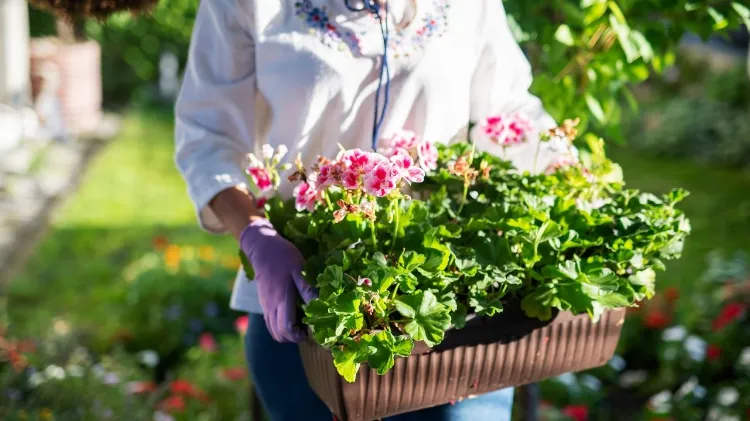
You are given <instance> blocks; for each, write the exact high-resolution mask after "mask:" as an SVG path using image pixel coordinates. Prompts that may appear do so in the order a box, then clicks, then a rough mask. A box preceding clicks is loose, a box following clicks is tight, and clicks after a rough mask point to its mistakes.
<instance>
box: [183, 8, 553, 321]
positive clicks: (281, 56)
mask: <svg viewBox="0 0 750 421" xmlns="http://www.w3.org/2000/svg"><path fill="white" fill-rule="evenodd" d="M351 3H352V5H353V6H359V5H361V0H356V1H352V2H351ZM388 5H389V16H388V18H389V27H390V32H389V37H388V38H389V44H388V57H389V59H388V63H389V68H390V75H391V79H390V80H391V88H390V102H389V104H390V105H389V107H388V110H387V114H386V116H385V120H384V123H383V126H382V128H381V134H382V135H388V134H389V133H393V132H395V131H398V130H400V129H406V130H411V131H414V132H415V133H417V134H418V135H420V136H422V137H423V138H425V139H427V140H432V141H435V142H449V141H451V140H453V139H455V138H456V137H457V136H464V135H465V129H466V127H467V124H468V123H469V121H478V120H479V119H481V118H483V117H485V116H488V115H490V114H493V113H498V112H524V113H526V115H527V116H529V117H530V118H531V120H532V121H533V122H534V123H535V124H536V126H537V128H538V129H540V130H541V129H546V128H550V127H552V126H553V125H554V121H553V120H552V119H551V118H550V117H549V116H548V115H547V114H546V113H545V111H544V109H543V108H542V105H541V102H540V101H539V100H538V99H537V98H536V97H534V96H532V95H530V94H529V93H528V88H529V85H530V83H531V69H530V66H529V64H528V62H527V60H526V58H525V57H524V55H523V53H522V51H521V49H520V48H519V46H518V45H517V44H516V42H515V40H514V39H513V36H512V35H511V32H510V30H509V27H508V23H507V19H506V16H505V11H504V10H503V6H502V0H471V1H465V0H464V1H459V0H453V1H451V0H389V2H388ZM383 51H384V45H383V35H382V33H381V27H380V24H379V22H378V21H377V19H376V18H375V17H374V16H373V15H371V14H370V13H368V12H352V11H350V10H349V9H347V7H346V6H345V3H344V0H262V1H260V0H257V1H254V0H204V1H201V2H200V8H199V11H198V16H197V18H196V22H195V27H194V30H193V38H192V43H191V48H190V54H189V60H188V66H187V69H186V72H185V77H184V81H183V85H182V89H181V92H180V95H179V98H178V101H177V105H176V134H175V137H176V153H175V160H176V163H177V166H178V168H179V170H180V171H181V173H182V175H183V176H184V178H185V180H186V182H187V186H188V192H189V195H190V198H191V199H192V201H193V202H194V203H195V206H196V209H197V213H198V216H199V220H200V222H201V226H202V227H204V228H205V229H207V230H208V231H211V232H216V233H219V232H222V231H224V227H223V226H222V224H221V222H220V221H219V220H218V218H217V217H216V215H215V214H214V213H213V212H212V211H211V209H210V208H209V207H208V206H207V205H208V203H209V201H210V200H211V199H212V198H213V197H214V196H215V195H216V194H217V193H219V192H220V191H221V190H223V189H226V188H228V187H231V186H235V185H242V184H245V183H246V176H245V174H244V166H245V160H246V155H247V154H248V153H249V152H254V153H256V155H258V154H259V153H260V147H261V146H262V145H263V144H265V143H268V144H270V145H272V146H274V147H276V146H278V145H281V144H285V145H286V146H287V147H288V148H289V152H290V153H289V154H288V155H287V156H288V158H289V159H293V157H296V156H297V155H298V153H301V154H302V157H303V161H305V164H306V165H311V164H312V163H313V162H314V160H315V158H316V157H317V156H318V155H324V156H335V155H336V153H337V152H338V144H339V143H340V144H341V145H343V146H344V147H346V148H361V149H363V150H368V149H370V148H371V146H370V145H371V138H372V124H373V119H374V116H373V112H374V107H375V93H376V91H377V88H378V75H379V71H380V60H381V59H382V54H383ZM381 95H382V94H381ZM535 145H536V140H534V141H532V142H529V143H527V144H525V145H523V146H520V147H517V148H514V149H513V152H512V156H511V158H512V159H513V160H514V162H515V164H516V166H518V167H520V168H525V169H531V168H530V165H531V164H530V162H531V161H532V159H531V156H532V155H533V154H534V153H533V151H534V150H535V149H536V146H535ZM542 155H543V156H542V158H541V160H545V159H547V158H546V157H544V153H543V154H542ZM541 168H544V167H541ZM291 190H292V186H290V185H283V186H282V187H281V193H282V194H284V195H286V196H291ZM256 295H257V292H256V291H255V287H254V285H253V284H252V283H249V282H247V280H246V279H245V276H244V274H243V273H242V271H240V273H239V275H238V277H237V281H236V283H235V288H234V292H233V295H232V303H231V306H232V308H234V309H236V310H241V311H249V312H262V310H261V309H260V306H259V305H258V300H257V296H256Z"/></svg>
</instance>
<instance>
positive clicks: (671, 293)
mask: <svg viewBox="0 0 750 421" xmlns="http://www.w3.org/2000/svg"><path fill="white" fill-rule="evenodd" d="M664 298H665V299H666V300H667V302H668V303H674V302H675V301H677V300H678V299H680V290H679V289H677V287H669V288H666V289H665V290H664Z"/></svg>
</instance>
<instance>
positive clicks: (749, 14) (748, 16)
mask: <svg viewBox="0 0 750 421" xmlns="http://www.w3.org/2000/svg"><path fill="white" fill-rule="evenodd" d="M732 9H734V11H735V12H737V14H738V15H740V19H742V21H743V22H744V24H745V27H746V28H750V9H748V8H747V6H744V5H742V4H741V3H739V2H736V1H733V2H732Z"/></svg>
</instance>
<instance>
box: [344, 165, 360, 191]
mask: <svg viewBox="0 0 750 421" xmlns="http://www.w3.org/2000/svg"><path fill="white" fill-rule="evenodd" d="M341 185H342V186H343V187H344V188H345V189H349V190H355V189H358V188H359V171H357V170H354V169H352V168H350V169H348V170H346V171H344V174H343V175H342V176H341Z"/></svg>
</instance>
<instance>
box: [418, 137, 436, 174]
mask: <svg viewBox="0 0 750 421" xmlns="http://www.w3.org/2000/svg"><path fill="white" fill-rule="evenodd" d="M417 156H418V158H419V166H420V167H422V169H423V170H425V171H427V170H436V169H437V161H438V151H437V148H436V147H435V145H433V144H432V142H427V141H422V142H421V143H420V144H419V147H417Z"/></svg>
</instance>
